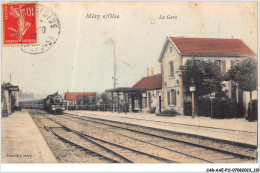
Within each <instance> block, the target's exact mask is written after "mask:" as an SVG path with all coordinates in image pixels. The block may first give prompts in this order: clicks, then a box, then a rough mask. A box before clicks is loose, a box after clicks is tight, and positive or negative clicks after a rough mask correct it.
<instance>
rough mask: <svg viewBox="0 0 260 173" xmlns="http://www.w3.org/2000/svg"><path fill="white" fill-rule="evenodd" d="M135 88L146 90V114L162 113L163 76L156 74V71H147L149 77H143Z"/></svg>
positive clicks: (144, 106)
mask: <svg viewBox="0 0 260 173" xmlns="http://www.w3.org/2000/svg"><path fill="white" fill-rule="evenodd" d="M133 88H139V89H144V90H145V93H144V94H143V97H142V102H143V108H144V111H145V112H148V111H149V112H151V113H152V112H161V90H162V75H161V73H159V74H154V69H152V70H151V75H149V69H148V71H147V77H143V78H142V79H141V80H140V81H138V82H137V83H136V84H135V85H134V86H133Z"/></svg>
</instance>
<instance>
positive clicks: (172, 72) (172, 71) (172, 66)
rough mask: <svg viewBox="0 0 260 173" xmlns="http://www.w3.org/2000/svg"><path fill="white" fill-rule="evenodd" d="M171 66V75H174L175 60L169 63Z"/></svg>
mask: <svg viewBox="0 0 260 173" xmlns="http://www.w3.org/2000/svg"><path fill="white" fill-rule="evenodd" d="M169 68H170V77H174V63H173V62H170V63H169Z"/></svg>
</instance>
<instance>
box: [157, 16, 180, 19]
mask: <svg viewBox="0 0 260 173" xmlns="http://www.w3.org/2000/svg"><path fill="white" fill-rule="evenodd" d="M159 19H172V20H176V19H177V16H173V15H160V16H159Z"/></svg>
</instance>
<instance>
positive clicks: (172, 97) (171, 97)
mask: <svg viewBox="0 0 260 173" xmlns="http://www.w3.org/2000/svg"><path fill="white" fill-rule="evenodd" d="M167 94H168V105H174V106H176V104H177V100H176V90H174V89H173V90H169V91H168V92H167Z"/></svg>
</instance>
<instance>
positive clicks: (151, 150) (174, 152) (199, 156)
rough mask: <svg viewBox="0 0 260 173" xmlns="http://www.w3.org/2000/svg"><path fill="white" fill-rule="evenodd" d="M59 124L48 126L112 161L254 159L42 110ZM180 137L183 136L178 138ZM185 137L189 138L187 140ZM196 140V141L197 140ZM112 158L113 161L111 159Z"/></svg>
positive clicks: (155, 133) (168, 136) (135, 128)
mask: <svg viewBox="0 0 260 173" xmlns="http://www.w3.org/2000/svg"><path fill="white" fill-rule="evenodd" d="M41 114H42V115H43V116H44V117H45V118H46V119H48V120H49V121H51V122H52V123H56V124H58V125H59V126H60V127H59V128H57V127H50V126H46V128H47V129H48V130H49V131H51V133H53V134H54V135H55V136H56V137H57V138H58V139H60V140H62V141H63V142H66V143H70V144H71V145H75V146H77V147H79V148H81V149H83V150H85V151H88V152H89V151H91V152H93V153H96V155H98V156H99V157H101V158H102V159H108V160H107V161H108V162H113V163H165V162H166V163H228V162H230V163H242V162H254V160H255V158H252V157H249V156H248V155H243V154H241V153H239V154H238V153H232V152H230V151H225V150H219V149H216V147H215V148H214V147H213V148H212V147H209V146H205V143H204V144H200V145H198V141H195V142H194V141H193V143H192V142H191V140H190V141H187V140H186V138H187V137H186V138H185V137H183V136H182V137H181V138H182V140H180V139H178V138H177V139H174V137H175V136H177V135H176V134H170V133H168V132H164V131H159V130H158V129H157V130H154V129H150V128H143V127H140V126H133V125H129V124H125V123H118V122H112V121H107V120H100V119H94V118H89V117H79V116H75V115H72V114H65V115H59V116H54V115H48V114H46V113H41ZM179 138H180V137H179ZM185 140H186V141H185ZM196 142H197V143H196ZM109 159H110V160H109Z"/></svg>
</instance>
